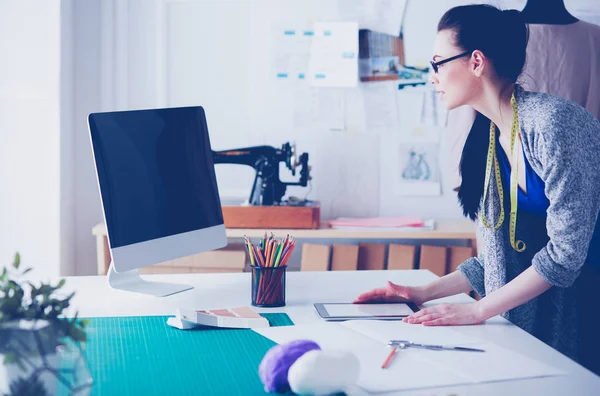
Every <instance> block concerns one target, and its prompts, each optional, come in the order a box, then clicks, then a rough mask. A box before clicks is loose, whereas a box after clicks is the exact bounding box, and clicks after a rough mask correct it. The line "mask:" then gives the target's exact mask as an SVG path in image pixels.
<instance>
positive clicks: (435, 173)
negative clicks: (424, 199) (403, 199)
mask: <svg viewBox="0 0 600 396" xmlns="http://www.w3.org/2000/svg"><path fill="white" fill-rule="evenodd" d="M399 150H400V151H399V155H398V159H399V169H400V175H399V180H398V185H397V186H396V192H397V194H398V195H440V194H441V180H440V171H439V164H438V158H439V144H435V143H402V144H400V147H399Z"/></svg>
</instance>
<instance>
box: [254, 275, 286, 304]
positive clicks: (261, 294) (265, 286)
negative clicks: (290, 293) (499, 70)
mask: <svg viewBox="0 0 600 396" xmlns="http://www.w3.org/2000/svg"><path fill="white" fill-rule="evenodd" d="M251 269H252V305H254V306H255V307H283V306H284V305H285V271H286V269H287V266H286V265H284V266H281V267H256V266H251Z"/></svg>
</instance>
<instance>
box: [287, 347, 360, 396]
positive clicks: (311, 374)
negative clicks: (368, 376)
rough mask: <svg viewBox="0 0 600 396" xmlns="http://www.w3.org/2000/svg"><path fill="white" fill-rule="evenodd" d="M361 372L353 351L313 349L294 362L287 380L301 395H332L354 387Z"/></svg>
mask: <svg viewBox="0 0 600 396" xmlns="http://www.w3.org/2000/svg"><path fill="white" fill-rule="evenodd" d="M359 373H360V362H359V361H358V358H357V357H356V355H354V354H353V353H351V352H344V351H322V350H312V351H309V352H306V353H305V354H304V355H302V356H300V358H298V360H296V361H295V362H294V364H292V366H291V367H290V370H289V372H288V382H289V383H290V387H291V388H292V391H294V393H296V394H298V395H329V394H332V393H338V392H348V391H349V390H351V389H354V388H355V384H356V380H357V379H358V375H359Z"/></svg>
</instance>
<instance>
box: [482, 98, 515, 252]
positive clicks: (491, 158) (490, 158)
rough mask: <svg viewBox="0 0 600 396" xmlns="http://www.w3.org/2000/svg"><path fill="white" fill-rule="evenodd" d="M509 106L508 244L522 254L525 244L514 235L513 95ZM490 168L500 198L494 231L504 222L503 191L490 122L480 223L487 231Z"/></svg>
mask: <svg viewBox="0 0 600 396" xmlns="http://www.w3.org/2000/svg"><path fill="white" fill-rule="evenodd" d="M510 104H511V105H512V108H513V120H512V128H511V132H510V154H511V157H512V167H511V170H510V244H511V246H512V248H513V249H515V250H516V251H517V252H522V251H524V250H525V248H526V245H525V242H523V241H521V240H515V233H516V228H517V203H518V200H517V197H518V196H517V191H518V190H517V188H518V174H519V154H518V153H519V150H516V149H515V141H516V137H517V133H518V131H519V112H518V109H517V101H516V99H515V94H514V93H513V94H512V97H511V98H510ZM492 166H494V173H495V176H496V186H497V187H498V195H499V196H500V217H499V219H498V222H496V224H494V227H493V228H494V229H498V228H499V227H500V226H501V225H502V223H503V222H504V190H503V189H502V179H501V178H500V166H499V165H498V158H497V156H496V126H495V125H494V123H493V122H490V144H489V146H488V155H487V163H486V167H485V182H484V187H483V188H484V190H483V205H482V209H481V221H482V223H483V225H484V226H485V227H486V228H488V229H492V227H491V226H490V225H489V224H488V222H487V221H486V220H485V202H486V198H487V192H488V189H489V185H490V177H491V173H492Z"/></svg>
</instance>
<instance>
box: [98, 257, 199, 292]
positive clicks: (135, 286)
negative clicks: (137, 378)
mask: <svg viewBox="0 0 600 396" xmlns="http://www.w3.org/2000/svg"><path fill="white" fill-rule="evenodd" d="M107 275H108V276H107V278H108V284H109V285H110V287H111V288H113V289H117V290H125V291H130V292H134V293H141V294H148V295H151V296H155V297H165V296H169V295H171V294H175V293H180V292H182V291H186V290H190V289H193V288H194V287H193V286H190V285H183V284H178V283H165V282H151V281H147V280H144V279H142V278H141V277H140V273H139V271H138V270H137V269H134V270H130V271H123V272H117V271H115V267H114V265H113V262H112V261H111V262H110V267H109V268H108V274H107Z"/></svg>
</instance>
